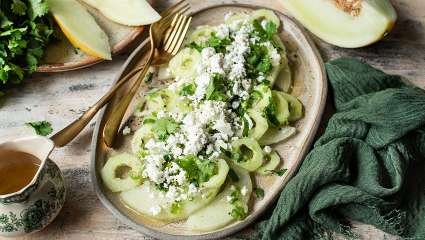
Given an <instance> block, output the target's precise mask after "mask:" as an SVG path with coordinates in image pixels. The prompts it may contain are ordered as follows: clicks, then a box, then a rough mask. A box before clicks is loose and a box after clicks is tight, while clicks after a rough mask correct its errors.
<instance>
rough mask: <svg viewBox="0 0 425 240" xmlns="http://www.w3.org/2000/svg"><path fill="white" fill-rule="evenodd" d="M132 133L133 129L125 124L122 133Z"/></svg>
mask: <svg viewBox="0 0 425 240" xmlns="http://www.w3.org/2000/svg"><path fill="white" fill-rule="evenodd" d="M130 133H131V129H130V128H129V127H128V126H125V127H124V129H123V130H122V134H123V135H124V136H126V135H129V134H130Z"/></svg>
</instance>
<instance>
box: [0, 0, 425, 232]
mask: <svg viewBox="0 0 425 240" xmlns="http://www.w3.org/2000/svg"><path fill="white" fill-rule="evenodd" d="M252 1H254V0H225V1H218V0H217V1H214V0H209V1H207V2H208V4H209V3H211V4H213V3H214V4H216V3H217V2H219V3H224V2H226V3H228V2H243V3H248V2H252ZM263 1H264V6H269V5H275V6H276V1H275V0H263ZM170 2H172V1H168V0H156V5H158V6H156V7H157V8H158V9H161V8H163V7H164V6H165V5H168V4H170ZM191 2H192V3H193V5H194V7H195V8H196V6H197V5H199V3H200V2H203V4H204V5H205V2H206V1H205V0H193V1H191ZM393 3H394V5H395V7H396V9H397V11H398V14H399V19H398V22H397V24H396V26H395V28H394V30H393V31H392V32H391V34H390V35H389V36H387V37H386V38H385V39H384V40H382V41H381V42H379V43H377V44H374V45H372V46H370V47H366V48H361V49H341V48H337V47H332V46H330V45H328V44H326V43H323V42H322V41H320V40H318V39H315V40H316V43H317V45H318V46H319V48H320V51H321V53H322V56H323V58H324V60H325V61H327V60H329V59H334V58H337V57H340V56H351V57H357V58H360V59H363V60H365V61H367V62H368V63H370V64H372V65H374V66H376V67H378V68H381V69H383V70H385V71H386V72H388V73H391V74H399V75H403V76H404V77H405V78H406V79H408V80H409V81H411V82H412V83H414V84H416V85H418V86H420V87H422V88H425V2H424V1H423V0H409V1H406V0H394V1H393ZM280 7H281V8H282V9H283V6H280ZM127 56H128V53H126V54H123V55H120V56H116V57H114V60H113V61H110V62H104V63H100V64H98V65H95V66H92V67H90V68H87V69H83V70H77V71H72V72H67V73H55V74H35V75H34V76H32V77H31V78H28V79H27V80H26V81H25V84H23V85H22V86H20V87H19V88H16V89H14V90H12V91H9V92H8V96H7V97H6V99H5V101H4V103H3V106H2V107H1V108H0V138H1V140H5V139H12V138H16V137H17V136H25V135H29V134H33V132H32V130H31V129H29V128H27V127H26V126H25V124H24V123H26V122H29V121H38V120H47V121H49V122H51V123H52V125H53V127H54V129H55V130H60V129H61V128H63V127H64V126H66V125H67V124H68V123H70V122H71V121H73V120H74V119H76V118H77V117H78V116H80V114H81V113H82V112H84V111H85V110H86V109H87V108H88V107H89V106H90V105H91V104H93V103H95V102H96V100H97V99H99V98H100V97H101V96H102V95H103V94H104V93H105V92H106V91H107V90H108V89H109V88H110V87H111V83H112V81H113V79H114V75H115V73H116V72H118V70H119V69H120V67H121V66H122V64H123V63H124V61H125V59H126V58H127ZM93 127H94V121H93V122H92V123H91V124H90V126H88V127H87V128H86V129H85V130H84V131H83V132H82V133H81V134H80V135H79V136H78V137H77V138H76V139H75V140H74V141H73V142H72V143H70V144H69V145H68V146H66V147H64V148H61V149H56V150H54V152H53V154H52V156H51V157H52V159H53V160H54V161H55V162H56V163H58V165H59V166H60V168H61V169H62V171H63V173H64V175H65V180H66V185H67V200H66V203H65V206H64V208H63V210H62V212H61V213H60V214H59V216H58V217H57V219H56V220H55V221H54V222H53V223H52V224H51V225H49V226H48V227H47V228H46V229H44V230H43V231H41V232H39V233H36V234H33V235H31V236H28V237H26V238H22V239H79V240H80V239H81V240H84V239H90V240H95V239H150V238H148V237H145V236H143V235H142V234H141V233H138V232H136V231H135V230H133V229H131V228H130V227H128V226H126V225H124V224H123V223H121V222H119V221H118V220H116V219H115V218H114V216H112V215H111V214H110V213H109V212H108V210H107V209H106V208H104V207H103V206H102V205H101V203H100V201H99V200H98V199H97V197H96V195H95V193H94V191H93V188H92V185H91V183H90V177H89V170H88V165H89V161H90V157H89V156H90V151H91V149H90V142H91V135H92V131H93ZM355 227H356V231H357V232H359V233H360V234H361V235H362V236H363V238H364V239H396V238H394V237H392V236H389V235H388V234H384V233H382V232H381V231H379V230H376V229H375V228H373V227H371V226H366V225H364V224H359V223H357V224H355Z"/></svg>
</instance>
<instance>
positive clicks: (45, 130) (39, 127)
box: [26, 121, 53, 136]
mask: <svg viewBox="0 0 425 240" xmlns="http://www.w3.org/2000/svg"><path fill="white" fill-rule="evenodd" d="M26 124H27V125H28V126H30V127H32V128H34V130H35V132H36V133H37V134H38V135H41V136H47V135H49V134H50V133H52V132H53V128H52V124H50V123H49V122H47V121H38V122H28V123H26Z"/></svg>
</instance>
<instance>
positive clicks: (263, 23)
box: [261, 20, 267, 29]
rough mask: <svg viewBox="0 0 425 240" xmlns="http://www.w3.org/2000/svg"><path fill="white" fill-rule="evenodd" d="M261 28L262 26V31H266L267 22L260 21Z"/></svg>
mask: <svg viewBox="0 0 425 240" xmlns="http://www.w3.org/2000/svg"><path fill="white" fill-rule="evenodd" d="M261 26H262V27H263V28H264V29H266V28H267V21H266V20H263V21H261Z"/></svg>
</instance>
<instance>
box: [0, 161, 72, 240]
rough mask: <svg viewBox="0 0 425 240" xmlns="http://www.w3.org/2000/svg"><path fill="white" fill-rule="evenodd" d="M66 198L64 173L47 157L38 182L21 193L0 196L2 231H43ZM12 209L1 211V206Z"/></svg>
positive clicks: (16, 232) (17, 233)
mask: <svg viewBox="0 0 425 240" xmlns="http://www.w3.org/2000/svg"><path fill="white" fill-rule="evenodd" d="M64 202H65V186H64V180H63V176H62V173H61V172H60V170H59V168H58V167H57V166H56V164H55V163H54V162H52V161H51V160H49V159H47V161H46V163H45V165H44V167H43V169H42V170H41V172H40V174H39V176H38V178H37V180H36V182H34V183H33V184H32V185H31V186H30V187H29V188H28V189H26V190H25V191H24V192H22V193H21V194H18V195H15V196H10V197H7V198H4V199H0V235H3V234H2V233H4V234H5V235H4V236H18V235H21V234H25V233H31V232H34V231H39V230H41V229H42V228H44V227H45V226H46V225H48V224H49V223H50V222H51V221H52V220H53V219H54V217H55V216H56V215H57V214H58V213H59V211H60V209H61V208H62V206H63V204H64ZM2 206H3V207H7V208H9V209H11V210H10V211H8V212H7V211H5V212H2V211H1V209H2V208H1V207H2Z"/></svg>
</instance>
